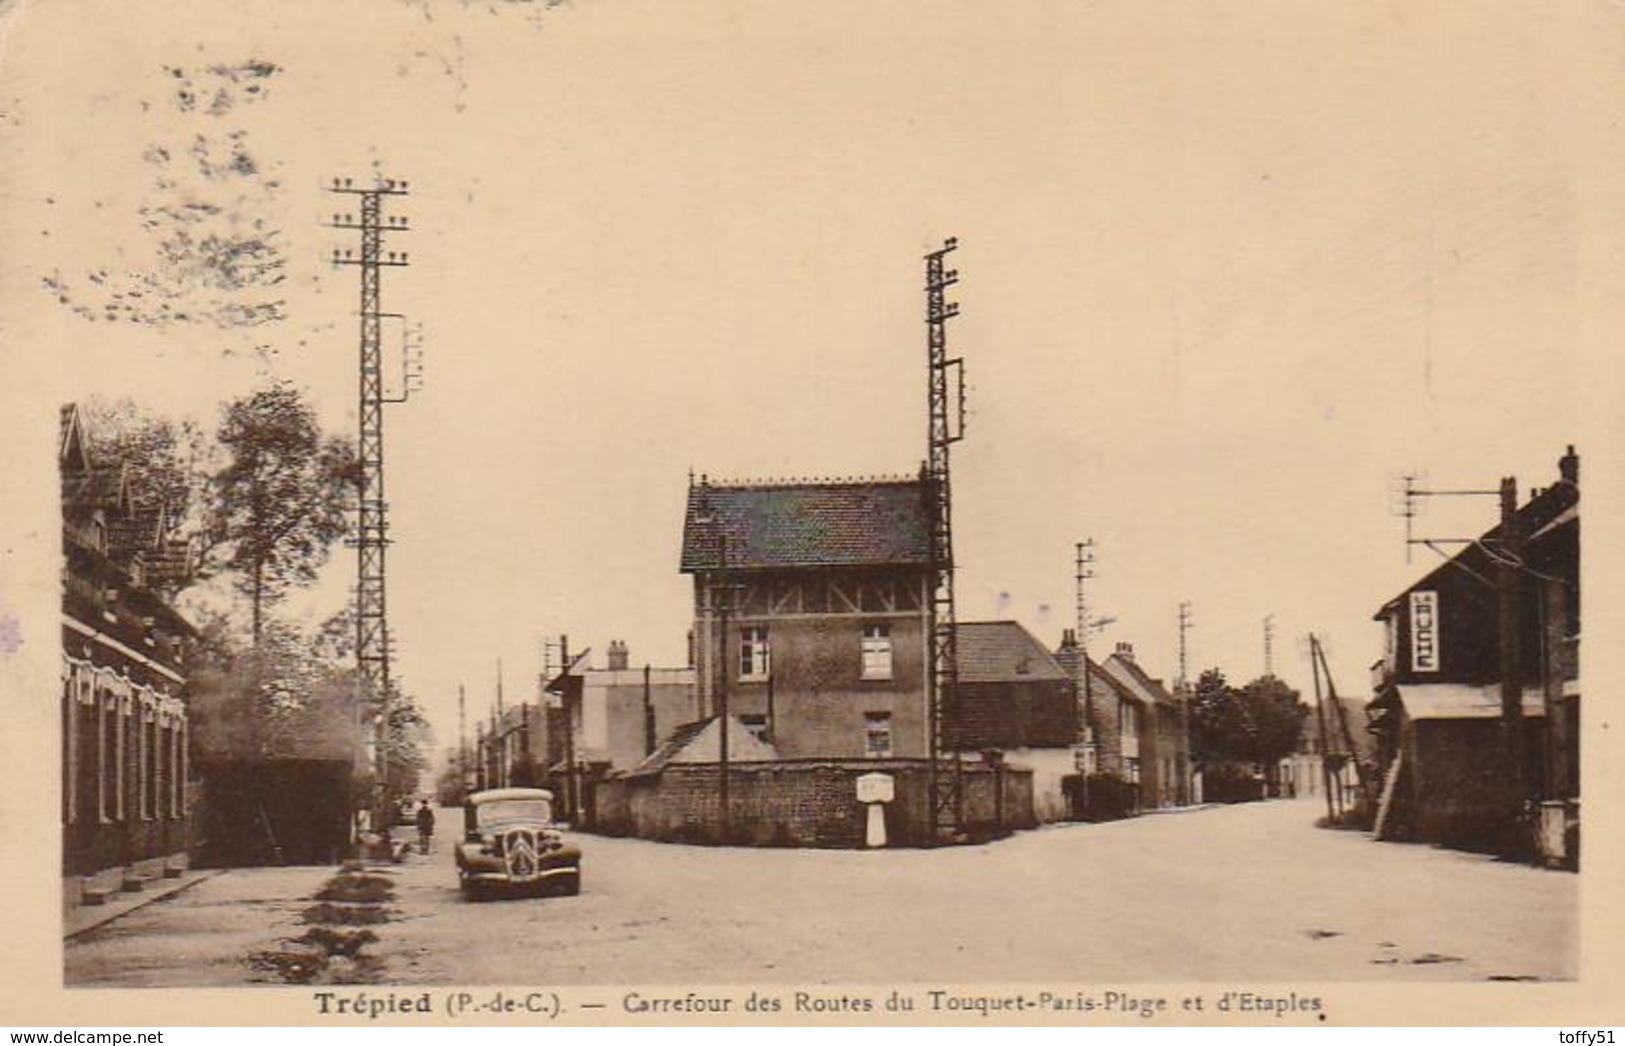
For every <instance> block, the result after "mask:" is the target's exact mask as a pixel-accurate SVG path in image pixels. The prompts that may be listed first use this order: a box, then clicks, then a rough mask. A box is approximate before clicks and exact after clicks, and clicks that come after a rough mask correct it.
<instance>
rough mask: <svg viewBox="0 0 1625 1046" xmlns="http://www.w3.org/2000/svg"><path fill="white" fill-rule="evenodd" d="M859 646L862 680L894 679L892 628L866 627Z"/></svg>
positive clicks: (877, 625) (886, 626) (879, 625)
mask: <svg viewBox="0 0 1625 1046" xmlns="http://www.w3.org/2000/svg"><path fill="white" fill-rule="evenodd" d="M859 644H860V645H859V650H860V656H861V658H862V666H863V667H862V678H864V679H890V678H892V642H891V626H890V625H882V624H876V625H864V626H863V632H862V638H861V639H860V640H859ZM882 662H884V663H882Z"/></svg>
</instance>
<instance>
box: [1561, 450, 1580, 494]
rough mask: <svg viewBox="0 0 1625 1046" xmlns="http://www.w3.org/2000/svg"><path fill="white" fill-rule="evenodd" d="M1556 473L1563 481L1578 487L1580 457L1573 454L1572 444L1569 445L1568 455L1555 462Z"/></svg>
mask: <svg viewBox="0 0 1625 1046" xmlns="http://www.w3.org/2000/svg"><path fill="white" fill-rule="evenodd" d="M1557 471H1558V473H1559V474H1560V475H1561V476H1562V477H1563V479H1564V480H1565V481H1567V482H1569V483H1573V484H1574V485H1575V486H1579V485H1580V455H1578V454H1576V453H1574V444H1572V443H1570V444H1569V449H1568V453H1567V454H1564V455H1563V456H1562V457H1561V458H1559V459H1558V460H1557Z"/></svg>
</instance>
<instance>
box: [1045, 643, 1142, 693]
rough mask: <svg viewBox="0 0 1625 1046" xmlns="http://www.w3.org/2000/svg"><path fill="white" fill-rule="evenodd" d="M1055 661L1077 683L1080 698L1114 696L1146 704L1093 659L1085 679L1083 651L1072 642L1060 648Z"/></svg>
mask: <svg viewBox="0 0 1625 1046" xmlns="http://www.w3.org/2000/svg"><path fill="white" fill-rule="evenodd" d="M1055 661H1056V663H1057V664H1059V665H1060V666H1061V667H1062V668H1063V669H1064V670H1065V671H1066V672H1067V674H1068V676H1069V677H1071V678H1072V679H1073V681H1074V682H1076V683H1077V687H1078V694H1079V696H1080V697H1091V698H1094V699H1096V700H1098V699H1100V698H1102V697H1106V696H1114V697H1120V698H1122V699H1123V700H1125V701H1132V702H1133V703H1135V704H1137V705H1143V704H1145V699H1144V698H1143V697H1141V696H1140V695H1139V694H1138V693H1136V692H1135V691H1133V690H1131V689H1129V687H1128V686H1127V685H1126V684H1124V683H1121V682H1119V681H1118V680H1116V679H1113V678H1112V677H1111V676H1110V675H1108V674H1107V673H1106V670H1105V668H1103V667H1102V666H1101V664H1100V662H1098V661H1096V660H1094V659H1093V658H1090V660H1089V675H1088V678H1087V679H1085V678H1084V676H1083V673H1082V672H1080V671H1079V668H1080V666H1081V662H1082V661H1083V651H1081V650H1079V649H1078V647H1077V645H1076V644H1075V643H1072V642H1071V641H1070V640H1066V641H1063V642H1062V644H1061V646H1060V648H1059V649H1058V650H1056V651H1055ZM1086 688H1087V689H1086Z"/></svg>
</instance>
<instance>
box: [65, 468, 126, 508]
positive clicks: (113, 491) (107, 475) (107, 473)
mask: <svg viewBox="0 0 1625 1046" xmlns="http://www.w3.org/2000/svg"><path fill="white" fill-rule="evenodd" d="M128 500H129V483H128V480H127V478H126V474H125V469H124V466H123V465H122V464H120V465H109V466H107V467H106V468H92V469H86V470H84V471H82V472H64V473H63V474H62V509H63V513H64V514H65V515H69V516H72V517H75V518H77V517H80V516H88V515H90V514H91V513H93V512H95V511H96V510H97V509H103V510H117V509H122V508H124V507H125V505H126V504H127V503H128Z"/></svg>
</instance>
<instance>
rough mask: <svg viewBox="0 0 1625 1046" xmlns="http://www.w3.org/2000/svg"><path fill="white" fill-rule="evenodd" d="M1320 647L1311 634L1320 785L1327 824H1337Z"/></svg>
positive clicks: (1310, 647)
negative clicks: (1323, 794)
mask: <svg viewBox="0 0 1625 1046" xmlns="http://www.w3.org/2000/svg"><path fill="white" fill-rule="evenodd" d="M1319 653H1320V647H1319V644H1318V642H1317V641H1316V639H1315V634H1314V633H1313V632H1311V633H1309V671H1310V672H1311V673H1312V674H1313V675H1314V679H1315V726H1316V728H1317V729H1318V730H1319V731H1320V784H1321V787H1322V788H1324V789H1325V790H1326V823H1327V824H1330V825H1335V824H1336V823H1337V812H1336V810H1335V809H1334V808H1333V806H1332V792H1333V791H1334V790H1336V786H1335V785H1334V784H1333V780H1332V767H1331V764H1330V763H1329V762H1328V761H1327V757H1328V756H1330V755H1331V753H1332V746H1331V735H1330V734H1329V733H1328V732H1327V730H1326V702H1325V699H1324V698H1323V697H1322V696H1321V692H1320V657H1319Z"/></svg>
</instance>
